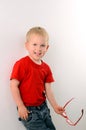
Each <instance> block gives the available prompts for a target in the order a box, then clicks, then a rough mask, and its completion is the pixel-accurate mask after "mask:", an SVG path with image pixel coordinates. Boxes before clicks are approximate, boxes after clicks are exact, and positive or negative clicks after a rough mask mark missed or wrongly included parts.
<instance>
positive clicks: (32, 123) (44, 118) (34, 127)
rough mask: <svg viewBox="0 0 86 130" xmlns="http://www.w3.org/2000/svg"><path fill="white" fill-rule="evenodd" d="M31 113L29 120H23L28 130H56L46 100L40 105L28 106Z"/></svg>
mask: <svg viewBox="0 0 86 130" xmlns="http://www.w3.org/2000/svg"><path fill="white" fill-rule="evenodd" d="M27 109H28V110H29V111H31V113H30V114H29V115H28V119H27V120H21V121H22V123H23V124H24V126H25V127H26V130H56V128H55V126H54V124H53V122H52V119H51V115H50V110H49V108H48V107H47V104H46V102H45V103H43V104H42V105H41V106H38V107H27Z"/></svg>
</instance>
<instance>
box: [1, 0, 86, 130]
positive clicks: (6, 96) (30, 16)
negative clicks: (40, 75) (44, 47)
mask: <svg viewBox="0 0 86 130" xmlns="http://www.w3.org/2000/svg"><path fill="white" fill-rule="evenodd" d="M33 26H42V27H44V28H46V30H47V31H48V33H49V36H50V48H49V50H48V52H47V54H46V56H45V57H44V60H45V61H46V62H47V63H48V64H49V65H50V66H51V68H52V71H53V75H54V78H55V83H54V84H52V88H53V90H54V93H55V97H56V100H57V102H58V103H59V104H60V105H64V104H65V102H66V101H67V100H69V99H70V98H72V97H75V99H74V100H73V101H72V102H71V104H70V105H69V106H68V107H67V109H66V111H67V113H68V115H69V116H70V118H71V119H72V120H73V121H75V120H76V119H77V118H78V117H79V115H80V113H81V109H82V108H84V110H85V109H86V94H85V93H86V92H85V91H86V90H85V87H86V1H85V0H0V57H1V59H0V130H24V129H25V128H24V127H23V126H22V124H21V122H19V121H18V120H17V117H18V115H17V111H16V106H15V103H14V101H13V98H12V95H11V92H10V80H9V79H10V73H11V70H12V66H13V64H14V63H15V61H16V60H17V59H19V58H21V57H23V56H25V55H26V54H27V52H26V50H25V48H24V42H25V35H26V32H27V31H28V29H30V28H31V27H33ZM50 109H51V114H52V118H53V121H54V123H55V126H56V128H57V130H81V129H82V130H86V112H84V116H83V118H82V120H81V121H80V122H79V124H78V125H77V126H75V127H72V126H69V125H68V124H67V123H66V121H65V119H64V118H63V117H61V116H59V115H57V114H56V113H55V112H54V111H53V109H52V108H51V106H50Z"/></svg>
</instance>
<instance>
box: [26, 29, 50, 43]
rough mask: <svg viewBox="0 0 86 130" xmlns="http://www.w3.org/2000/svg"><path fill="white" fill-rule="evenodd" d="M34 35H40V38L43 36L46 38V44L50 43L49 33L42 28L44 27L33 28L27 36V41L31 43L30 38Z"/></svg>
mask: <svg viewBox="0 0 86 130" xmlns="http://www.w3.org/2000/svg"><path fill="white" fill-rule="evenodd" d="M32 34H37V35H40V36H43V37H44V38H45V42H47V43H48V42H49V36H48V33H47V31H46V30H45V29H44V28H42V27H33V28H31V29H30V30H29V31H28V32H27V34H26V41H27V42H28V41H29V38H30V36H31V35H32Z"/></svg>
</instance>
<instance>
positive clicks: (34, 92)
mask: <svg viewBox="0 0 86 130" xmlns="http://www.w3.org/2000/svg"><path fill="white" fill-rule="evenodd" d="M48 42H49V37H48V33H47V32H46V30H45V29H44V28H42V27H33V28H31V29H30V30H29V31H28V32H27V35H26V43H25V47H26V49H27V51H28V56H26V57H23V58H21V59H20V60H18V61H17V62H16V63H15V65H14V67H13V70H12V74H11V77H10V80H11V82H10V86H11V92H12V95H13V98H14V100H15V102H16V105H17V108H18V115H19V117H20V119H21V121H22V122H23V124H24V126H25V127H26V129H27V130H37V129H38V130H56V129H55V126H54V124H53V122H52V119H51V116H50V110H49V108H48V106H47V102H46V98H47V99H48V100H49V102H50V104H51V106H52V107H53V109H54V111H55V112H56V113H57V114H60V115H62V113H63V112H64V109H63V107H60V106H59V105H58V104H57V102H56V100H55V98H54V95H53V92H52V89H51V83H52V82H53V81H54V79H53V76H52V72H51V69H50V67H49V66H48V65H47V64H46V63H45V62H44V61H43V60H42V57H43V56H44V55H45V53H46V52H47V50H48V48H49V44H48Z"/></svg>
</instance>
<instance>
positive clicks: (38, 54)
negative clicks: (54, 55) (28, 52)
mask: <svg viewBox="0 0 86 130" xmlns="http://www.w3.org/2000/svg"><path fill="white" fill-rule="evenodd" d="M34 54H35V55H37V56H40V55H41V54H42V53H41V52H39V53H37V52H34Z"/></svg>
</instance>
